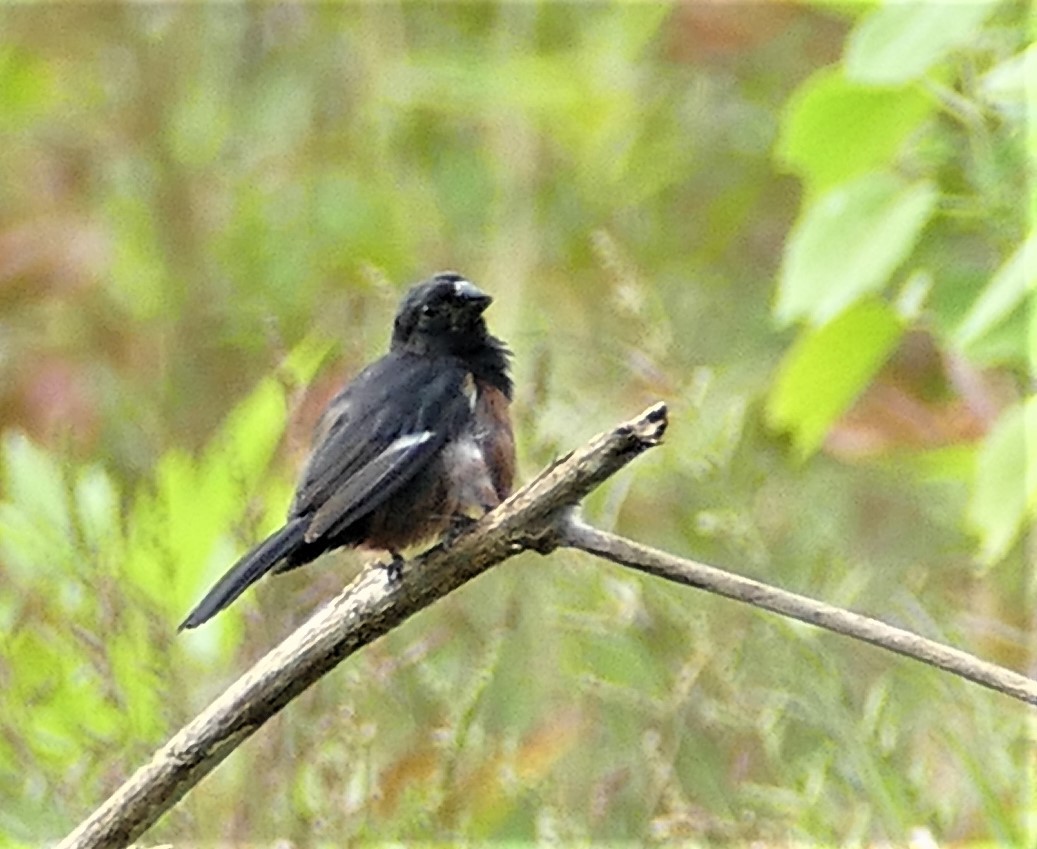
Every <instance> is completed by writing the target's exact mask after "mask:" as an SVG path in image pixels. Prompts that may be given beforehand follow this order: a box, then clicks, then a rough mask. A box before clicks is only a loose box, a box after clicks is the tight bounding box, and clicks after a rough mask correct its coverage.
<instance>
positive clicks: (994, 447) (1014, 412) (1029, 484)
mask: <svg viewBox="0 0 1037 849" xmlns="http://www.w3.org/2000/svg"><path fill="white" fill-rule="evenodd" d="M1035 500H1037V398H1029V399H1028V400H1027V401H1026V402H1025V403H1023V404H1019V405H1017V406H1016V407H1013V408H1012V409H1010V410H1007V411H1005V412H1004V413H1003V414H1002V415H1001V418H1000V419H998V422H997V424H996V425H995V427H994V429H993V430H992V431H991V432H990V433H989V434H988V435H987V437H986V439H985V440H984V441H983V446H982V447H981V448H980V451H979V456H978V458H977V462H976V467H975V485H974V486H973V488H972V499H971V502H970V503H969V508H968V521H969V524H970V525H971V526H972V528H973V530H974V531H975V533H976V535H977V536H978V537H979V541H980V559H981V560H982V562H983V563H984V564H986V565H988V566H989V565H992V564H994V563H996V562H997V561H998V560H1000V559H1001V558H1002V557H1004V556H1005V555H1006V554H1007V553H1008V551H1009V549H1010V548H1011V547H1012V545H1013V543H1014V542H1015V540H1016V538H1017V537H1018V536H1019V533H1020V532H1021V531H1022V529H1023V527H1024V526H1025V525H1028V524H1029V523H1030V522H1031V521H1032V519H1033V516H1034V513H1035V509H1034V508H1035Z"/></svg>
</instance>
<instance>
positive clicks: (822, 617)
mask: <svg viewBox="0 0 1037 849" xmlns="http://www.w3.org/2000/svg"><path fill="white" fill-rule="evenodd" d="M666 415H667V414H666V407H665V405H663V404H657V405H655V406H653V407H650V408H649V409H647V410H645V412H643V413H642V414H641V415H640V416H638V417H636V418H634V419H632V420H630V421H628V422H625V423H623V424H621V425H619V426H618V427H616V428H614V429H613V430H611V431H609V432H606V433H603V434H600V435H599V436H597V437H595V438H594V439H592V440H591V441H590V442H589V443H588V444H587V445H586V446H584V447H583V448H581V449H579V450H578V451H575V452H573V453H572V454H570V455H569V456H568V457H565V458H563V459H561V460H559V461H557V462H556V463H555V464H554V465H552V466H551V467H549V468H548V469H546V470H545V471H544V472H542V473H541V474H540V475H539V476H538V477H537V478H536V479H535V480H533V481H532V482H531V483H530V484H528V485H527V486H525V487H523V488H522V489H521V490H519V491H518V492H517V493H515V494H514V495H513V496H512V497H511V498H509V499H508V500H507V501H506V502H505V503H504V504H502V505H501V506H500V507H499V508H498V509H496V510H494V511H493V512H492V513H490V514H489V515H488V516H486V517H485V518H484V519H482V520H481V521H479V522H478V523H477V524H475V525H474V526H473V527H472V528H471V529H470V530H469V531H467V532H466V533H465V534H463V535H462V536H461V537H459V538H458V539H456V540H455V541H453V543H452V544H450V545H439V546H436V547H434V548H432V549H430V550H429V551H427V552H425V553H424V554H421V555H420V556H418V557H416V558H413V559H412V560H410V561H408V562H407V563H406V564H405V565H404V567H403V574H404V577H403V580H402V582H399V583H390V582H389V581H388V579H387V574H386V570H384V569H380V568H370V569H367V570H365V571H364V572H363V573H362V574H361V575H360V576H358V577H357V579H356V580H355V581H353V582H352V583H351V584H350V585H349V586H348V587H346V589H345V590H343V591H342V593H340V594H339V595H338V596H337V597H336V598H334V599H333V600H332V601H330V602H329V603H328V604H327V605H325V606H324V607H323V608H321V609H319V610H318V611H317V612H316V613H315V614H314V615H313V616H312V617H311V618H310V619H309V620H308V621H307V622H305V623H304V624H303V625H301V626H300V627H299V628H298V629H296V630H295V631H294V632H293V633H292V634H290V635H289V636H288V637H287V638H286V639H285V640H284V641H283V642H282V643H281V644H280V645H278V646H277V647H276V648H274V649H273V650H272V651H271V652H269V653H268V654H267V655H266V656H265V657H264V658H262V659H261V660H260V661H259V662H258V663H256V665H255V666H253V668H252V669H251V670H249V671H248V672H246V673H245V674H244V675H243V676H242V677H241V678H239V679H238V680H237V681H236V682H235V683H234V684H232V685H231V686H230V687H229V688H228V689H227V690H226V692H224V693H223V695H222V696H220V697H219V698H218V699H217V700H216V701H214V702H213V703H212V704H211V705H209V707H208V708H206V709H205V710H204V711H203V712H202V713H201V714H199V715H198V716H197V717H196V718H195V719H194V720H192V721H191V722H190V723H189V724H187V725H186V726H184V727H183V728H182V729H181V730H180V731H179V732H177V733H176V734H175V735H174V736H173V737H172V738H171V739H170V740H169V741H168V742H167V743H166V744H165V745H164V746H163V747H162V748H161V749H159V750H158V751H157V752H156V753H155V754H154V756H153V757H152V759H151V761H150V762H149V763H147V764H145V765H144V766H142V767H141V768H140V769H138V770H137V771H136V772H135V773H134V774H133V775H132V776H131V777H130V778H129V779H128V780H127V781H126V782H125V783H124V784H123V785H122V786H121V787H120V788H119V789H118V790H116V791H115V793H113V794H112V796H111V797H110V798H109V799H108V800H107V801H105V802H104V803H103V804H102V805H101V806H100V807H99V808H98V809H97V810H95V811H94V812H93V813H92V814H91V815H90V816H89V817H88V818H87V819H86V820H84V821H83V822H82V823H81V824H80V825H79V826H78V827H77V828H76V829H75V831H73V832H72V833H71V834H70V835H69V836H68V837H66V838H65V839H64V840H63V841H62V842H61V843H60V844H58V849H100V848H101V847H105V849H107V847H125V846H128V845H129V844H130V843H132V842H133V841H134V840H135V839H136V838H137V837H139V836H140V835H141V834H143V833H144V831H146V830H147V829H148V828H149V827H150V826H151V825H152V824H153V823H154V822H155V821H156V820H157V819H158V818H159V817H160V816H161V815H162V814H163V813H165V812H166V811H167V810H169V809H170V808H171V807H172V806H173V805H174V804H176V802H177V801H178V800H179V799H180V798H181V797H183V795H184V794H185V793H187V792H188V791H189V790H190V789H191V788H192V787H193V786H194V785H195V784H197V783H198V782H199V781H200V780H201V779H202V778H203V777H204V776H205V775H206V774H207V773H208V772H209V771H210V770H212V769H213V768H214V767H216V766H217V764H219V763H220V762H221V761H222V760H223V759H224V758H226V757H227V756H228V755H229V754H230V753H231V752H233V751H234V749H236V748H237V747H238V746H239V745H241V743H242V742H244V741H245V740H246V739H247V738H248V737H249V736H251V735H252V733H253V732H255V731H256V730H257V729H258V728H259V727H260V726H261V725H263V723H265V722H266V721H267V720H268V719H270V718H271V717H272V716H273V715H274V714H276V713H277V712H278V711H280V710H281V709H282V708H283V707H284V706H285V705H287V704H288V703H289V702H290V701H291V700H292V699H294V698H295V697H296V696H298V695H299V694H300V693H302V692H303V691H304V690H305V689H306V688H307V687H309V686H310V685H311V684H313V683H314V682H316V681H317V680H318V679H320V678H321V677H322V676H323V675H325V674H327V673H328V672H330V671H331V670H332V669H334V668H335V666H337V665H338V664H339V663H341V662H342V661H343V660H344V659H345V658H347V657H349V655H351V654H352V653H353V652H355V651H356V650H357V649H359V648H362V647H363V646H365V645H367V644H368V643H370V642H372V641H373V640H375V639H376V638H378V637H379V636H381V635H382V634H385V633H386V632H388V631H389V630H391V629H392V628H394V627H395V626H396V625H398V624H399V623H400V622H402V621H403V620H404V619H406V618H408V617H409V616H411V615H413V614H414V613H416V612H418V611H419V610H421V609H423V608H424V607H427V606H428V605H430V604H431V603H432V602H433V601H436V600H437V599H439V598H442V597H443V596H445V595H446V594H448V593H450V592H452V591H453V590H455V589H457V588H458V587H460V586H461V585H463V584H465V583H467V582H468V581H470V580H471V579H472V578H474V577H476V576H477V575H479V574H481V573H482V572H484V571H486V570H487V569H489V568H490V567H491V566H494V565H495V564H497V563H500V562H502V561H504V560H507V559H508V558H510V557H512V556H514V555H515V554H518V553H519V552H521V551H525V550H529V549H533V550H536V551H539V552H541V553H543V554H546V553H548V552H550V551H552V550H553V549H554V548H556V547H558V546H569V547H572V548H576V549H580V550H582V551H585V552H588V553H590V554H593V555H596V556H598V557H603V558H605V559H608V560H611V561H613V562H616V563H620V564H623V565H625V566H629V567H632V568H634V569H638V570H640V571H643V572H646V573H648V574H651V575H654V576H657V577H661V578H665V579H666V580H670V581H675V582H678V583H682V584H687V585H689V586H693V587H698V588H700V589H704V590H707V591H709V592H713V593H717V594H719V595H723V596H726V597H727V598H731V599H735V600H737V601H742V602H745V603H747V604H751V605H754V606H756V607H761V608H763V609H765V610H770V611H773V612H775V613H779V614H781V615H783V616H790V617H793V618H796V619H799V620H801V621H803V622H808V623H810V624H813V625H817V626H819V627H822V628H827V629H828V630H831V631H835V632H837V633H841V634H845V635H847V636H850V637H853V638H856V639H861V640H865V641H867V642H870V643H872V644H873V645H876V646H880V647H882V648H885V649H888V650H890V651H894V652H897V653H899V654H902V655H905V656H906V657H911V658H914V659H915V660H919V661H921V662H923V663H928V664H930V665H933V666H937V667H938V668H940V669H944V670H946V671H948V672H951V673H953V674H955V675H958V676H961V677H963V678H966V679H968V680H970V681H974V682H976V683H978V684H982V685H983V686H986V687H990V688H991V689H994V690H997V691H998V692H1002V693H1005V694H1007V695H1009V696H1012V697H1013V698H1017V699H1020V700H1022V701H1025V702H1028V703H1029V704H1034V705H1037V682H1035V681H1033V680H1031V679H1029V678H1026V677H1025V676H1022V675H1020V674H1018V673H1016V672H1012V671H1011V670H1008V669H1004V668H1002V667H999V666H996V665H994V664H991V663H986V662H984V661H981V660H979V659H978V658H975V657H973V656H971V655H969V654H966V653H965V652H962V651H959V650H957V649H953V648H950V647H947V646H943V645H941V644H939V643H935V642H933V641H931V640H927V639H924V638H922V637H919V636H917V635H915V634H912V633H910V632H908V631H904V630H902V629H899V628H894V627H891V626H889V625H886V624H884V623H882V622H878V621H877V620H874V619H869V618H868V617H865V616H861V615H859V614H856V613H852V612H850V611H847V610H842V609H840V608H836V607H832V606H831V605H827V604H824V603H821V602H816V601H813V600H812V599H809V598H805V597H803V596H798V595H795V594H793V593H788V592H785V591H784V590H779V589H777V588H775V587H771V586H768V585H766V584H762V583H759V582H757V581H753V580H750V579H748V578H743V577H740V576H738V575H734V574H731V573H729V572H724V571H722V570H720V569H715V568H713V567H710V566H705V565H703V564H699V563H695V562H693V561H690V560H684V559H681V558H678V557H673V556H671V555H668V554H665V553H663V552H660V551H656V550H654V549H651V548H648V547H647V546H642V545H638V544H637V543H634V542H632V541H630V540H627V539H624V538H622V537H618V536H615V535H613V534H609V533H606V532H604V531H599V530H597V529H595V528H592V527H590V526H588V525H586V524H584V523H583V522H582V521H581V520H580V519H579V517H578V515H577V513H576V509H575V505H577V504H578V502H579V501H580V500H581V499H582V498H583V497H584V496H586V495H587V494H588V493H589V492H590V491H591V490H593V489H594V488H595V487H597V486H598V485H599V484H600V483H602V482H603V481H604V480H606V479H607V478H608V477H610V476H611V475H613V474H615V473H616V472H617V471H618V470H619V469H621V468H622V467H623V466H625V465H626V464H627V463H629V462H630V461H631V460H633V459H634V458H635V457H637V456H638V455H640V454H641V453H642V452H644V451H645V450H647V449H648V448H650V447H652V446H653V445H657V444H658V443H659V441H660V440H661V438H662V435H663V433H664V431H665V429H666V424H667V418H666Z"/></svg>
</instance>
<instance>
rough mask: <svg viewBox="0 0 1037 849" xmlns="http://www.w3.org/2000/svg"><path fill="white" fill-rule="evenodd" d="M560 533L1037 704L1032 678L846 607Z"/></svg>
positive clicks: (593, 534)
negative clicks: (845, 608) (834, 605)
mask: <svg viewBox="0 0 1037 849" xmlns="http://www.w3.org/2000/svg"><path fill="white" fill-rule="evenodd" d="M557 532H558V536H559V543H560V544H561V545H567V546H571V547H572V548H578V549H580V550H581V551H586V552H587V553H588V554H594V555H597V556H598V557H604V558H605V559H606V560H611V561H613V562H614V563H621V564H623V565H624V566H630V567H631V568H633V569H637V570H639V571H641V572H647V573H648V574H649V575H655V576H656V577H659V578H665V579H666V580H668V581H675V582H677V583H679V584H687V585H688V586H691V587H697V588H699V589H703V590H706V591H707V592H711V593H715V594H717V595H722V596H725V597H726V598H731V599H734V600H735V601H742V602H745V603H746V604H751V605H753V606H754V607H761V608H763V609H764V610H771V611H773V612H774V613H780V614H781V615H782V616H788V617H790V618H792V619H799V620H800V621H801V622H807V623H809V624H811V625H817V626H818V627H819V628H827V629H828V630H829V631H834V632H835V633H837V634H845V635H846V636H847V637H853V638H855V639H858V640H864V641H865V642H867V643H871V644H872V645H875V646H879V647H880V648H884V649H888V650H889V651H892V652H896V653H897V654H902V655H904V656H905V657H910V658H913V659H914V660H919V661H921V662H922V663H927V664H929V665H930V666H935V667H937V668H938V669H943V670H945V671H946V672H952V673H953V674H955V675H958V676H960V677H962V678H965V679H967V680H969V681H973V682H975V683H976V684H982V685H983V686H984V687H989V688H990V689H991V690H996V691H997V692H999V693H1004V694H1005V695H1008V696H1012V698H1015V699H1019V700H1021V701H1024V702H1028V703H1029V704H1031V705H1037V681H1034V680H1033V679H1032V678H1027V677H1026V676H1025V675H1020V674H1019V673H1018V672H1013V671H1012V670H1010V669H1005V668H1004V667H1002V666H998V665H996V664H994V663H988V662H987V661H985V660H980V659H979V658H978V657H974V656H972V655H971V654H968V653H967V652H963V651H960V650H959V649H954V648H951V647H950V646H945V645H943V644H942V643H937V642H934V641H933V640H928V639H926V638H925V637H920V636H918V635H917V634H913V633H911V632H910V631H905V630H903V629H902V628H895V627H894V626H892V625H887V624H885V623H884V622H879V621H877V620H875V619H869V618H868V617H867V616H862V615H861V614H859V613H854V612H852V611H850V610H844V609H843V608H841V607H833V606H832V605H830V604H825V603H824V602H821V601H814V600H813V599H811V598H806V597H805V596H801V595H796V594H795V593H790V592H788V591H786V590H781V589H778V588H777V587H772V586H769V585H768V584H761V583H760V582H759V581H754V580H752V579H751V578H743V577H742V576H741V575H734V574H732V573H730V572H724V571H722V570H721V569H715V568H714V567H712V566H706V565H705V564H704V563H696V562H695V561H693V560H685V559H683V558H681V557H674V556H673V555H671V554H666V553H665V552H662V551H658V550H657V549H654V548H649V547H648V546H646V545H640V544H639V543H636V542H632V541H631V540H628V539H626V538H624V537H619V536H616V535H615V534H610V533H607V532H605V531H601V530H598V529H597V528H592V527H590V526H589V525H586V524H584V523H583V522H582V521H580V520H579V518H577V517H576V516H575V515H571V514H566V515H565V516H563V517H562V518H561V519H560V521H559V523H558V527H557Z"/></svg>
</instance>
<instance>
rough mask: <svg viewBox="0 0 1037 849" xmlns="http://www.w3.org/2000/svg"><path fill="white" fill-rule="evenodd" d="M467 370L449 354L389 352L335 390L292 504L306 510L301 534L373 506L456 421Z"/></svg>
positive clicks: (453, 430) (427, 457) (464, 409)
mask: <svg viewBox="0 0 1037 849" xmlns="http://www.w3.org/2000/svg"><path fill="white" fill-rule="evenodd" d="M466 375H467V373H466V372H465V370H464V369H463V368H462V367H461V366H460V365H459V364H457V363H456V362H454V361H452V360H442V359H435V360H430V359H428V358H420V357H413V356H406V355H398V354H389V355H388V356H386V357H383V358H382V359H381V360H379V361H378V362H376V363H374V364H372V365H371V366H369V367H368V368H367V369H365V370H364V371H363V372H361V373H360V375H358V376H357V378H356V379H355V380H354V381H353V382H352V383H350V384H349V385H348V386H347V387H346V388H345V389H343V390H342V392H340V393H339V395H338V396H337V397H336V398H335V399H334V400H333V401H332V402H331V404H330V405H329V407H328V411H327V413H325V417H324V419H323V420H322V422H321V425H320V427H319V429H318V438H317V443H316V444H315V446H314V449H313V451H312V453H311V455H310V459H309V461H308V462H307V464H306V468H305V470H304V471H303V475H302V481H301V483H300V484H299V488H298V490H297V492H296V495H295V500H294V503H293V505H292V510H291V515H293V516H300V515H307V514H309V515H310V516H312V518H311V519H310V521H309V523H308V525H307V528H306V541H307V542H312V541H314V540H316V539H319V538H320V537H321V536H323V535H325V534H327V533H329V532H335V531H337V530H338V529H341V528H344V527H346V526H348V525H349V524H351V523H352V522H355V521H356V520H358V519H361V518H363V517H364V516H365V515H367V514H368V513H370V512H371V511H372V510H374V509H376V508H377V507H379V506H380V505H381V504H383V503H384V502H385V501H386V499H388V498H390V497H391V496H392V495H393V494H394V493H396V492H397V491H398V490H399V489H400V487H402V486H404V485H405V484H406V483H407V482H408V481H410V480H411V479H412V478H413V477H414V476H415V475H417V474H418V473H419V472H420V471H421V470H422V469H424V468H425V467H426V466H427V465H428V463H429V462H430V461H431V460H432V459H433V458H434V457H435V456H436V454H437V453H438V452H439V451H440V449H442V447H443V445H444V444H445V443H446V442H447V440H449V439H451V438H452V437H454V436H456V435H457V434H458V433H459V432H460V431H461V430H462V429H463V427H464V423H465V417H466V416H468V415H470V407H469V399H468V397H467V395H466V394H465V392H464V386H465V378H466Z"/></svg>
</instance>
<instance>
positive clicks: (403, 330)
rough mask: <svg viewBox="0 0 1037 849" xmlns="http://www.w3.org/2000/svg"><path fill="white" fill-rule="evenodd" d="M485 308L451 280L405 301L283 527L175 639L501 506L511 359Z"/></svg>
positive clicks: (509, 441)
mask: <svg viewBox="0 0 1037 849" xmlns="http://www.w3.org/2000/svg"><path fill="white" fill-rule="evenodd" d="M490 302H491V298H490V297H489V296H488V295H486V294H484V293H483V292H481V291H480V290H479V289H477V288H476V287H475V286H474V285H472V284H471V283H470V282H469V281H467V280H465V279H464V278H463V277H461V276H460V275H458V274H453V273H443V274H437V275H436V276H435V277H432V278H431V279H429V280H427V281H425V282H423V283H419V284H418V285H417V286H415V287H414V288H412V289H411V290H410V291H409V292H408V293H407V294H406V296H405V297H404V298H403V301H402V302H401V304H400V307H399V310H398V311H397V313H396V319H395V322H394V324H393V333H392V342H391V344H390V348H389V353H388V354H386V355H385V356H384V357H382V358H381V359H380V360H377V361H376V362H374V363H372V364H371V365H369V366H368V367H367V368H365V369H364V370H363V371H362V372H360V374H358V375H357V376H356V378H354V379H353V381H352V382H350V383H348V384H347V385H346V386H345V387H344V388H343V389H342V390H341V391H340V392H339V393H338V395H337V396H336V397H335V398H334V399H333V400H332V402H331V403H330V404H329V405H328V408H327V410H326V411H325V412H324V415H323V417H322V418H321V421H320V424H319V425H318V427H317V433H316V436H315V438H314V447H313V450H312V451H311V453H310V457H309V459H308V460H307V462H306V466H305V467H304V469H303V472H302V475H301V478H300V481H299V485H298V488H297V489H296V492H295V498H294V499H293V501H292V506H291V508H290V510H289V511H288V518H287V521H286V522H285V525H284V527H282V528H281V529H280V530H278V531H276V532H274V533H273V534H272V535H271V536H269V537H268V538H267V539H265V540H264V541H263V542H261V543H260V544H259V545H257V546H256V547H255V548H254V549H252V550H251V551H250V552H249V553H248V554H246V555H245V556H244V557H242V558H241V560H239V561H238V562H237V563H235V564H234V566H232V567H231V569H230V570H229V571H228V572H227V574H226V575H224V576H223V577H222V578H221V579H220V580H219V581H217V583H216V585H215V586H214V587H213V588H212V589H211V590H209V592H208V594H206V596H205V598H203V599H202V600H201V602H200V603H199V604H198V606H197V607H195V609H194V610H192V611H191V613H190V614H188V616H187V618H186V619H185V620H184V621H183V623H182V624H181V625H180V629H181V630H183V629H184V628H195V627H197V626H198V625H201V624H202V623H203V622H206V621H207V620H209V619H211V618H212V617H213V616H215V615H216V614H217V613H219V612H220V611H221V610H223V609H224V608H226V607H227V606H228V605H229V604H230V603H231V602H233V601H234V600H235V599H236V598H237V597H238V596H239V595H241V593H242V592H244V591H245V590H246V589H247V588H248V587H249V586H251V585H252V584H253V583H255V582H256V581H257V580H258V579H259V578H261V577H262V576H263V575H265V574H266V573H267V572H271V571H274V572H284V571H287V570H288V569H294V568H295V567H297V566H302V565H304V564H306V563H309V562H310V561H312V560H314V559H316V558H317V557H319V556H320V555H321V554H323V553H324V552H326V551H330V550H332V549H336V548H340V547H342V546H358V545H363V546H368V547H371V548H378V549H385V550H387V551H390V552H392V553H393V556H394V558H395V557H396V556H397V552H398V551H399V549H401V548H404V547H406V546H408V545H411V544H414V543H418V542H421V541H423V540H427V539H430V538H432V537H435V536H437V535H439V534H442V533H443V532H444V531H446V530H447V529H448V528H449V527H450V526H451V524H452V523H453V522H454V521H456V520H457V518H458V517H460V516H464V515H470V514H471V513H472V512H477V513H479V514H482V513H485V512H486V511H488V510H491V509H492V508H494V507H496V506H497V505H498V504H499V503H500V502H501V501H502V500H503V499H504V498H505V497H507V495H508V493H509V492H510V491H511V484H512V478H513V475H514V470H515V445H514V440H513V437H512V431H511V422H510V418H509V414H508V406H509V404H510V401H511V388H512V387H511V378H510V377H509V375H508V358H509V356H510V353H509V351H508V349H507V347H506V346H505V345H504V343H503V342H501V340H500V339H497V338H496V337H494V336H491V335H490V333H489V332H488V331H487V329H486V323H485V321H484V319H483V311H484V310H485V309H486V307H488V306H489V305H490Z"/></svg>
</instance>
